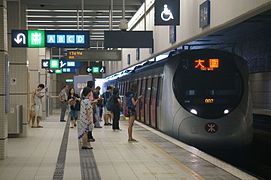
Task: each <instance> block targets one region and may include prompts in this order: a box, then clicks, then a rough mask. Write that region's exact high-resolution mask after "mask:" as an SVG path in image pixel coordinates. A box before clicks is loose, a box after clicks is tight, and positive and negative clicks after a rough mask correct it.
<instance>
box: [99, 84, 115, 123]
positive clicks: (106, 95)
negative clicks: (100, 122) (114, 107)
mask: <svg viewBox="0 0 271 180" xmlns="http://www.w3.org/2000/svg"><path fill="white" fill-rule="evenodd" d="M112 90H113V88H112V87H111V86H107V88H106V92H104V93H103V94H102V96H101V97H102V98H103V107H104V115H103V117H104V125H105V126H110V125H112V124H111V123H109V121H110V122H111V120H112V114H111V112H110V111H109V110H108V109H107V105H108V101H109V98H110V97H111V96H112Z"/></svg>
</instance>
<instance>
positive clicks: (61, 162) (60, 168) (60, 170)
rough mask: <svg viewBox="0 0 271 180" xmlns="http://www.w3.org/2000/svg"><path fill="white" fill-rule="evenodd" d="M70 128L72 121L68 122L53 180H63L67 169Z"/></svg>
mask: <svg viewBox="0 0 271 180" xmlns="http://www.w3.org/2000/svg"><path fill="white" fill-rule="evenodd" d="M69 127H70V120H68V121H67V123H66V126H65V130H64V134H63V138H62V142H61V146H60V150H59V153H58V158H57V163H56V169H55V172H54V176H53V180H62V179H63V175H64V168H65V161H66V152H67V145H68V140H69V131H70V130H69V129H70V128H69Z"/></svg>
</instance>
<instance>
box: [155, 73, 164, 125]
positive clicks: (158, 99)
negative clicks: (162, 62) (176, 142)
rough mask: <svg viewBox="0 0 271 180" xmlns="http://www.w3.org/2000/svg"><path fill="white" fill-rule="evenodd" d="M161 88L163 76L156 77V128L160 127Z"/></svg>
mask: <svg viewBox="0 0 271 180" xmlns="http://www.w3.org/2000/svg"><path fill="white" fill-rule="evenodd" d="M162 90H163V78H162V77H158V82H157V97H156V98H157V99H156V110H157V111H156V112H157V113H156V115H157V116H156V117H157V121H156V127H157V129H161V128H160V127H161V120H162V119H161V118H162V113H161V112H162V108H161V107H162V106H161V104H162Z"/></svg>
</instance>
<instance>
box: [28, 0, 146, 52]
mask: <svg viewBox="0 0 271 180" xmlns="http://www.w3.org/2000/svg"><path fill="white" fill-rule="evenodd" d="M143 1H144V0H125V19H127V20H128V21H129V20H130V19H131V18H132V17H133V15H134V14H135V13H136V12H137V10H138V9H139V7H140V6H141V5H142V4H143ZM24 2H25V3H26V5H27V26H28V29H47V30H78V29H79V30H82V29H84V30H89V31H90V40H91V41H90V42H91V47H97V46H99V47H102V46H103V40H104V30H109V10H110V5H111V0H84V11H83V12H84V20H83V23H82V18H81V17H82V0H25V1H24ZM122 9H123V0H113V21H112V28H113V30H119V22H120V20H121V19H122ZM82 24H84V26H83V27H82Z"/></svg>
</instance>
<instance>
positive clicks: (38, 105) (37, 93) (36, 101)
mask: <svg viewBox="0 0 271 180" xmlns="http://www.w3.org/2000/svg"><path fill="white" fill-rule="evenodd" d="M44 87H45V86H44V84H39V85H38V87H37V88H36V89H35V90H34V92H33V94H32V101H33V106H34V112H35V118H32V126H31V128H35V127H37V128H43V127H42V126H40V121H41V118H42V100H41V99H42V98H43V97H44V93H42V92H41V90H43V89H44ZM35 121H36V122H37V126H34V124H35Z"/></svg>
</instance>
